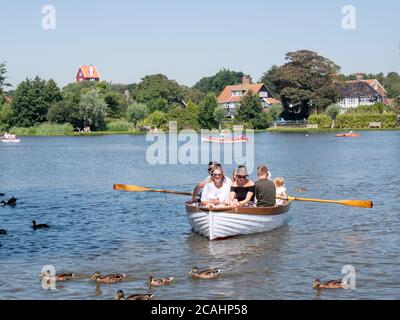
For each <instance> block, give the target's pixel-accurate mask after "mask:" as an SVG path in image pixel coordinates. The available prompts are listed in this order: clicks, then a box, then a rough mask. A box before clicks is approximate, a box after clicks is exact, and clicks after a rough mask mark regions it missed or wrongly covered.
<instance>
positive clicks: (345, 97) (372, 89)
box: [339, 74, 387, 113]
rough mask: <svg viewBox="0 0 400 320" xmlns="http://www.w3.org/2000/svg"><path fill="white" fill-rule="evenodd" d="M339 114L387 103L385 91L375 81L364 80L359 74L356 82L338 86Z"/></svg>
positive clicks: (347, 82)
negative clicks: (378, 103)
mask: <svg viewBox="0 0 400 320" xmlns="http://www.w3.org/2000/svg"><path fill="white" fill-rule="evenodd" d="M339 93H340V101H339V106H340V108H341V112H342V113H344V112H346V111H347V110H348V109H350V108H357V107H358V106H361V105H371V104H374V103H377V102H384V103H386V102H387V99H386V90H385V88H384V87H383V86H382V84H380V83H379V81H378V80H377V79H368V80H364V79H363V76H362V75H361V74H358V75H357V80H352V81H346V82H345V83H344V84H341V85H339Z"/></svg>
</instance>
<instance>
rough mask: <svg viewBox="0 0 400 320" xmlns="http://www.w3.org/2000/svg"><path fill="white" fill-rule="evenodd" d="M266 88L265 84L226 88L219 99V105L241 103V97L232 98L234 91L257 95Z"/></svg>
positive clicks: (239, 85) (245, 84)
mask: <svg viewBox="0 0 400 320" xmlns="http://www.w3.org/2000/svg"><path fill="white" fill-rule="evenodd" d="M262 87H264V84H263V83H254V84H253V83H250V84H247V83H244V84H243V83H242V84H238V85H234V86H226V87H225V89H224V90H223V91H222V92H221V94H220V95H219V97H218V103H228V102H240V100H241V99H242V97H241V96H232V91H244V92H247V91H249V90H251V91H253V92H254V93H255V94H258V92H259V91H260V90H261V89H262Z"/></svg>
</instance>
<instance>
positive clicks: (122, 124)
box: [106, 120, 134, 132]
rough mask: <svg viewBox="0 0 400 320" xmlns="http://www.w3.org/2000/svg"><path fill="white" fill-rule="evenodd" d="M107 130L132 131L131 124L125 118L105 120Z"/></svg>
mask: <svg viewBox="0 0 400 320" xmlns="http://www.w3.org/2000/svg"><path fill="white" fill-rule="evenodd" d="M106 128H107V131H111V132H122V131H133V130H134V127H133V124H132V123H130V122H128V121H126V120H115V121H110V122H107V124H106Z"/></svg>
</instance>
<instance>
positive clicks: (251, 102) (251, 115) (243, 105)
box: [235, 90, 262, 122]
mask: <svg viewBox="0 0 400 320" xmlns="http://www.w3.org/2000/svg"><path fill="white" fill-rule="evenodd" d="M261 116H262V105H261V101H260V98H259V96H258V95H257V94H255V93H254V92H253V91H252V90H249V91H247V92H246V94H245V95H244V96H243V97H242V99H241V101H240V105H239V107H238V108H237V110H236V115H235V117H236V118H237V119H238V120H241V121H244V122H249V121H251V120H254V119H258V118H260V117H261Z"/></svg>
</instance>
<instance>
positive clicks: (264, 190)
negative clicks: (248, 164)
mask: <svg viewBox="0 0 400 320" xmlns="http://www.w3.org/2000/svg"><path fill="white" fill-rule="evenodd" d="M268 175H269V170H268V168H267V166H265V165H261V166H259V167H258V168H257V176H258V180H257V181H256V183H255V195H256V198H257V207H273V206H275V203H276V200H275V197H276V187H275V184H274V182H273V181H271V180H269V179H268Z"/></svg>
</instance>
